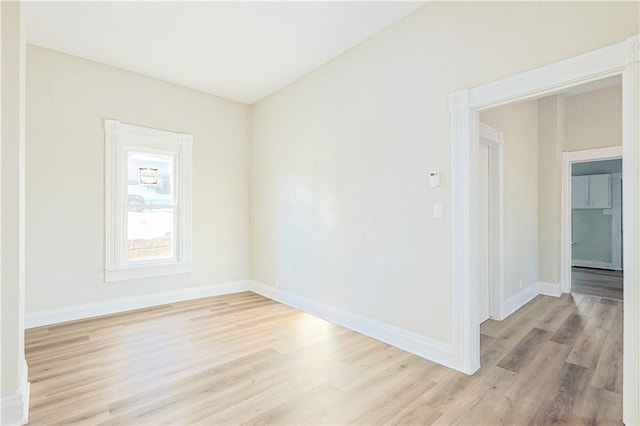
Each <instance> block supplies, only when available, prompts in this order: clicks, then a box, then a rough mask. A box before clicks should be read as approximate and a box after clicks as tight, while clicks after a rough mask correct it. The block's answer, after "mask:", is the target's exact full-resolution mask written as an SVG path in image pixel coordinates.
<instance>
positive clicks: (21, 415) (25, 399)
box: [0, 360, 31, 426]
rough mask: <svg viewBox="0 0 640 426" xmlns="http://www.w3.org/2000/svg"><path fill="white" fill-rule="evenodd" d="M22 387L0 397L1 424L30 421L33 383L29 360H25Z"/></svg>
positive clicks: (17, 425) (9, 424) (21, 380)
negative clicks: (30, 377)
mask: <svg viewBox="0 0 640 426" xmlns="http://www.w3.org/2000/svg"><path fill="white" fill-rule="evenodd" d="M23 362H24V366H23V368H22V376H21V377H20V388H19V389H18V390H17V391H16V393H15V394H13V395H10V396H5V397H3V398H1V399H0V424H2V425H7V426H22V425H25V424H27V423H28V422H29V398H30V393H31V384H30V383H29V379H28V378H29V372H28V367H27V361H26V360H24V361H23Z"/></svg>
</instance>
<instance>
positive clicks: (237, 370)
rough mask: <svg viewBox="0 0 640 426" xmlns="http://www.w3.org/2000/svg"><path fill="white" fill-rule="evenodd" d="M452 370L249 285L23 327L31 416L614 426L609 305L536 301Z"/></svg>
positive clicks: (614, 341)
mask: <svg viewBox="0 0 640 426" xmlns="http://www.w3.org/2000/svg"><path fill="white" fill-rule="evenodd" d="M481 331H482V335H481V341H482V350H481V353H482V368H481V369H480V370H479V371H478V372H477V373H476V374H475V375H473V376H466V375H464V374H461V373H458V372H455V371H453V370H450V369H447V368H445V367H442V366H439V365H437V364H434V363H432V362H429V361H426V360H424V359H421V358H419V357H417V356H414V355H410V354H408V353H406V352H403V351H401V350H399V349H397V348H394V347H392V346H389V345H386V344H384V343H381V342H378V341H376V340H374V339H371V338H368V337H365V336H362V335H360V334H358V333H355V332H352V331H349V330H347V329H345V328H343V327H340V326H337V325H335V324H331V323H328V322H326V321H323V320H320V319H317V318H315V317H313V316H311V315H308V314H305V313H302V312H299V311H297V310H294V309H291V308H289V307H286V306H284V305H281V304H279V303H276V302H273V301H270V300H268V299H265V298H263V297H261V296H258V295H255V294H253V293H239V294H234V295H227V296H220V297H213V298H207V299H200V300H196V301H189V302H183V303H175V304H172V305H166V306H160V307H156V308H151V309H144V310H140V311H134V312H130V313H124V314H118V315H111V316H106V317H101V318H96V319H91V320H83V321H76V322H70V323H66V324H60V325H55V326H50V327H40V328H35V329H30V330H27V333H26V348H27V361H28V364H29V379H30V381H31V412H30V422H31V424H43V423H46V424H73V423H77V424H85V425H93V424H110V425H127V424H154V425H155V424H216V425H217V424H332V425H337V424H414V425H426V424H466V425H479V424H491V425H494V424H518V425H519V424H539V425H543V424H545V425H546V424H553V423H570V424H621V420H620V419H621V411H622V401H621V400H622V398H621V393H622V370H621V369H622V304H621V303H620V302H616V301H611V300H607V299H600V298H598V297H593V296H582V295H563V296H562V297H560V298H554V297H549V296H538V297H537V298H535V299H534V300H533V301H531V302H530V303H529V304H527V305H525V306H524V307H523V308H522V309H521V310H519V311H518V312H516V313H514V314H513V315H512V316H510V317H509V318H507V319H506V320H505V321H503V322H497V321H491V320H489V321H486V322H485V323H483V324H482V327H481Z"/></svg>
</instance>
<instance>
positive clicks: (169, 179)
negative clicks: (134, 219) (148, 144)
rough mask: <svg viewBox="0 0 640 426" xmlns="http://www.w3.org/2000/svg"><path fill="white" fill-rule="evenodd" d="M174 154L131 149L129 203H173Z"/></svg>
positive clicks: (128, 181)
mask: <svg viewBox="0 0 640 426" xmlns="http://www.w3.org/2000/svg"><path fill="white" fill-rule="evenodd" d="M173 188H174V182H173V156H172V155H161V154H150V153H147V152H136V151H129V152H128V155H127V203H128V204H129V205H130V206H133V205H138V206H139V205H144V204H150V205H162V206H170V205H173V204H174V202H173Z"/></svg>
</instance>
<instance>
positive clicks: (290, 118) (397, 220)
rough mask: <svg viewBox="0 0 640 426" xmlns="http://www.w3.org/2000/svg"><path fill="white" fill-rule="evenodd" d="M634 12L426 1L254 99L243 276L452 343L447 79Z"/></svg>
mask: <svg viewBox="0 0 640 426" xmlns="http://www.w3.org/2000/svg"><path fill="white" fill-rule="evenodd" d="M637 16H638V4H637V3H559V2H558V3H556V2H531V3H520V2H495V3H479V2H478V3H476V2H471V3H457V2H433V3H429V4H427V5H426V6H425V7H424V8H422V9H420V10H418V11H417V12H415V13H414V14H412V15H410V16H408V17H407V18H405V19H403V20H402V21H400V22H398V23H396V24H394V25H392V26H391V27H389V28H387V29H386V30H384V31H382V32H380V33H378V34H376V35H375V36H373V37H372V38H370V39H368V40H366V41H365V42H363V43H362V44H360V45H359V46H357V47H355V48H353V49H351V50H350V51H348V52H346V53H345V54H343V55H341V56H340V57H338V58H336V59H335V60H333V61H331V62H329V63H328V64H326V65H325V66H323V67H321V68H319V69H318V70H316V71H314V72H312V73H310V74H308V75H307V76H305V77H303V78H301V79H300V80H298V81H296V82H295V83H293V84H291V85H289V86H288V87H286V88H285V89H283V90H281V91H279V92H278V93H276V94H274V95H272V96H270V97H268V98H267V99H265V100H263V101H261V102H259V103H258V104H257V105H255V107H254V108H253V113H252V151H251V154H252V163H251V164H252V166H251V173H252V180H251V182H252V201H251V209H252V211H251V220H252V222H251V229H252V257H251V261H252V277H253V278H254V279H256V280H259V281H262V282H264V283H267V284H272V285H273V284H274V283H275V280H276V278H279V280H280V281H279V282H280V286H281V287H282V288H284V289H286V290H289V291H292V292H295V293H298V294H301V295H303V296H306V297H309V298H312V299H316V300H319V301H322V302H325V303H328V304H331V305H335V306H338V307H342V308H346V309H349V310H351V311H353V312H356V313H359V314H362V315H366V316H369V317H372V318H375V319H377V320H380V321H384V322H388V323H390V324H393V325H396V326H399V327H403V328H406V329H408V330H411V331H414V332H416V333H420V334H423V335H425V336H428V337H431V338H433V339H437V340H440V341H442V342H444V343H450V342H451V330H452V327H451V321H450V318H451V317H452V311H451V302H452V300H451V266H452V265H451V243H450V241H451V221H450V212H449V205H450V204H449V203H450V195H451V194H450V192H451V188H450V186H449V182H450V176H449V170H450V167H449V165H450V142H449V141H450V132H449V112H448V95H449V94H450V93H451V92H454V91H456V90H459V89H462V88H465V87H471V86H476V85H479V84H482V83H487V82H490V81H494V80H497V79H499V78H502V77H506V76H510V75H513V74H516V73H519V72H522V71H525V70H529V69H532V68H535V67H538V66H541V65H544V64H548V63H552V62H555V61H557V60H560V59H564V58H567V57H570V56H574V55H577V54H580V53H584V52H586V51H590V50H593V49H596V48H599V47H603V46H607V45H610V44H612V43H615V42H619V41H621V40H624V39H625V38H626V37H628V36H630V35H633V34H636V33H638V31H639V29H638V21H637ZM430 170H440V172H441V174H442V186H441V187H440V188H437V189H430V188H429V187H428V185H427V173H428V172H429V171H430ZM532 196H535V195H532ZM435 202H442V203H444V205H445V217H444V219H440V220H436V219H432V218H431V207H432V204H433V203H435Z"/></svg>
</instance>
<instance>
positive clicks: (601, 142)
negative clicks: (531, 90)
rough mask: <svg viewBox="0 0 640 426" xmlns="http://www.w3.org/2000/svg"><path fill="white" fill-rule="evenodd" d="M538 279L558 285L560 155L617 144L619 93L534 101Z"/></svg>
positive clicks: (616, 90)
mask: <svg viewBox="0 0 640 426" xmlns="http://www.w3.org/2000/svg"><path fill="white" fill-rule="evenodd" d="M538 116H539V125H538V126H539V127H538V128H539V142H540V157H539V165H540V168H539V176H540V180H539V185H540V186H539V189H538V193H539V209H538V214H539V230H540V231H539V244H540V245H539V258H540V263H539V265H538V274H539V279H540V281H542V282H547V283H553V284H556V283H560V281H561V278H562V276H561V272H562V271H561V270H560V255H561V247H560V245H561V235H560V233H561V227H562V206H561V200H562V170H561V167H562V152H563V151H580V150H585V149H594V148H605V147H610V146H619V145H622V91H621V86H612V87H608V88H605V89H600V90H595V91H592V92H588V93H584V94H581V95H575V96H567V97H563V96H561V95H554V96H549V97H546V98H543V99H540V100H539V101H538Z"/></svg>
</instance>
